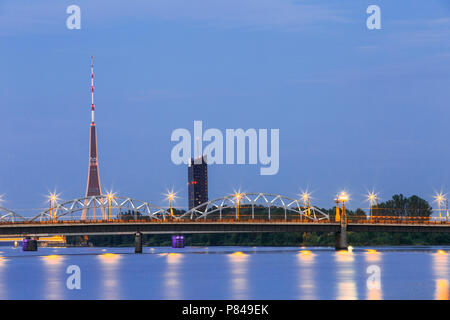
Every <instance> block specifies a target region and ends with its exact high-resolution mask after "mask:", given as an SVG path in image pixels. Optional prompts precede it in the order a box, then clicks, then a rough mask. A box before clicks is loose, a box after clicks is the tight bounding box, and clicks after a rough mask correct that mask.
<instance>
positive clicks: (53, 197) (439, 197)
mask: <svg viewBox="0 0 450 320" xmlns="http://www.w3.org/2000/svg"><path fill="white" fill-rule="evenodd" d="M244 195H245V193H241V192H235V194H234V197H235V198H236V207H237V212H236V215H237V219H238V220H239V207H240V202H241V200H242V198H243V196H244ZM114 197H115V193H112V192H109V193H107V194H106V198H107V199H108V217H109V219H111V202H112V200H113V199H114ZM366 197H367V201H369V203H370V220H372V215H373V207H374V205H376V204H377V201H378V200H379V196H378V193H375V192H374V191H371V192H369V193H367V195H366ZM48 198H49V202H50V216H51V218H52V219H53V220H54V219H56V210H55V208H56V203H57V201H58V200H59V194H57V193H55V192H53V193H50V195H49V197H48ZM175 198H177V196H176V193H175V192H173V191H169V192H168V193H167V194H166V199H168V200H169V207H170V218H173V200H174V199H175ZM301 198H302V199H303V203H304V207H305V208H306V216H309V215H310V214H311V206H310V200H311V193H310V192H302V194H301ZM349 199H350V196H349V194H348V193H347V192H346V191H341V192H340V193H338V194H337V195H336V198H335V202H336V218H335V219H336V221H341V215H340V206H339V204H340V203H342V219H345V213H346V212H345V203H346V202H347V201H348V200H349ZM434 199H435V202H437V204H438V215H439V221H441V219H442V214H441V204H442V203H444V202H445V203H446V218H447V220H448V219H449V210H448V199H447V197H446V194H443V193H442V192H440V193H438V194H436V195H435V196H434ZM0 201H2V197H1V196H0ZM94 219H95V217H94ZM343 222H345V221H343Z"/></svg>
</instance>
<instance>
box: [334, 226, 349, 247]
mask: <svg viewBox="0 0 450 320" xmlns="http://www.w3.org/2000/svg"><path fill="white" fill-rule="evenodd" d="M335 248H336V250H347V249H348V242H347V225H341V227H340V230H339V231H338V232H336V244H335Z"/></svg>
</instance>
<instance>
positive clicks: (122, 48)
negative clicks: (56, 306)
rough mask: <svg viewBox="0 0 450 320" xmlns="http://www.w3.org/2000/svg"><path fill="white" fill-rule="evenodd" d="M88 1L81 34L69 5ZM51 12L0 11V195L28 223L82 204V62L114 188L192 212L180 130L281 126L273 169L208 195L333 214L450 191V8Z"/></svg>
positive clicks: (245, 170) (16, 7)
mask: <svg viewBox="0 0 450 320" xmlns="http://www.w3.org/2000/svg"><path fill="white" fill-rule="evenodd" d="M71 4H76V5H79V6H80V8H81V12H82V24H81V30H68V29H67V28H66V25H65V20H66V18H67V16H68V15H67V14H66V8H67V6H69V5H71ZM370 4H372V2H370V1H362V2H353V3H350V2H346V3H336V2H335V1H331V0H321V1H309V0H308V1H307V0H304V1H288V0H263V1H262V4H259V5H258V4H257V2H254V1H248V0H243V1H237V0H236V1H235V0H233V1H225V0H215V1H210V2H205V1H201V0H195V1H192V2H191V3H189V4H187V3H186V2H183V1H178V0H177V1H174V2H172V3H171V5H168V4H167V3H166V2H164V1H160V0H157V1H152V2H147V3H143V2H141V1H136V0H133V1H129V2H127V6H126V7H125V8H124V6H123V4H121V2H119V1H115V0H114V1H103V0H102V1H98V2H96V5H93V4H92V3H84V2H81V1H75V2H73V1H54V0H44V1H40V2H39V3H36V2H32V1H21V2H16V1H12V0H4V1H2V3H1V4H0V36H1V37H2V39H3V41H1V42H0V58H1V59H0V67H1V69H2V71H3V72H2V73H1V75H0V99H1V101H2V102H1V117H0V136H1V137H2V139H0V150H2V156H1V157H0V194H5V196H4V199H5V202H4V203H2V206H4V207H6V208H8V209H12V210H15V211H17V213H19V214H22V215H24V216H31V215H34V214H36V213H37V212H38V210H37V209H39V208H45V207H47V206H48V202H47V200H46V196H47V195H48V193H49V192H53V191H57V192H58V193H60V197H61V199H63V200H70V199H74V198H79V197H82V196H84V195H85V192H86V179H87V170H86V169H87V168H86V167H87V165H88V154H89V132H88V131H89V129H88V128H89V125H90V116H91V115H90V111H91V109H90V108H91V103H90V99H91V97H90V57H91V56H92V55H93V56H94V57H95V99H96V100H95V104H96V111H97V112H96V127H97V139H98V158H99V163H100V164H99V165H100V167H101V169H100V179H101V182H102V187H103V189H104V190H108V191H110V190H112V191H114V192H117V194H119V195H124V196H130V197H133V198H136V199H139V200H143V201H149V202H151V203H153V204H154V205H158V206H165V207H167V200H165V196H164V193H165V192H166V191H167V190H172V189H173V190H174V191H176V192H177V194H178V196H179V198H178V199H177V200H176V201H175V203H174V206H175V207H177V205H179V206H180V207H181V208H186V207H187V202H188V199H187V194H188V192H187V184H186V165H178V166H177V165H174V164H173V163H172V162H171V160H170V151H171V149H172V147H173V143H172V142H171V141H170V135H171V133H172V131H173V130H174V129H176V128H191V127H192V123H193V121H195V120H201V121H203V123H204V124H205V126H207V127H214V128H219V129H221V130H223V131H224V130H225V129H227V128H242V129H244V130H245V129H248V128H268V129H271V128H277V129H279V130H280V151H279V153H280V161H279V163H280V167H279V171H278V173H277V174H276V175H273V176H261V175H260V174H259V166H258V165H211V166H209V167H208V171H209V173H210V175H211V177H213V179H210V181H209V183H208V189H209V190H208V191H209V198H210V199H213V198H218V197H220V196H223V195H225V194H230V193H233V191H234V190H238V189H240V190H241V191H242V192H270V193H276V194H282V195H285V196H287V197H299V194H300V193H301V191H302V190H305V189H308V190H310V191H312V200H311V204H312V205H316V206H319V207H325V208H331V207H333V206H334V202H333V198H334V196H335V195H336V194H337V193H338V192H340V191H341V190H346V191H347V192H348V193H349V194H350V200H349V201H348V207H349V208H350V209H356V208H357V207H363V208H367V207H368V203H367V202H366V201H365V196H364V195H365V194H366V193H367V191H371V190H372V189H374V190H375V191H376V192H379V194H380V198H381V199H380V201H384V200H388V199H389V198H391V196H392V195H393V194H398V193H402V194H405V195H408V196H409V195H413V194H416V195H418V196H420V197H422V198H424V199H426V200H427V201H428V202H429V203H430V204H431V205H432V206H433V207H435V206H436V205H435V203H433V202H432V201H433V196H434V195H435V193H436V192H439V191H441V190H442V191H443V192H444V193H446V192H450V183H449V181H450V168H449V162H450V161H449V160H450V151H449V150H448V148H447V144H448V140H449V137H448V130H447V125H448V119H449V118H450V108H449V101H450V90H448V88H449V87H450V63H449V62H450V43H449V42H448V39H449V36H450V19H449V18H448V16H449V13H450V5H449V4H448V2H447V1H444V0H433V1H428V2H426V3H425V2H423V1H418V0H413V1H406V0H401V1H395V2H392V1H385V0H384V1H376V4H377V5H379V6H380V7H381V10H382V29H381V30H367V28H366V27H365V20H366V18H367V14H366V12H365V9H366V8H367V6H368V5H370Z"/></svg>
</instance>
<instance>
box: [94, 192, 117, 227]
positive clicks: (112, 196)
mask: <svg viewBox="0 0 450 320" xmlns="http://www.w3.org/2000/svg"><path fill="white" fill-rule="evenodd" d="M114 197H115V193H113V192H112V191H110V192H108V193H107V194H106V198H107V199H108V220H111V201H112V200H113V199H114ZM94 214H95V213H94ZM94 219H95V215H94Z"/></svg>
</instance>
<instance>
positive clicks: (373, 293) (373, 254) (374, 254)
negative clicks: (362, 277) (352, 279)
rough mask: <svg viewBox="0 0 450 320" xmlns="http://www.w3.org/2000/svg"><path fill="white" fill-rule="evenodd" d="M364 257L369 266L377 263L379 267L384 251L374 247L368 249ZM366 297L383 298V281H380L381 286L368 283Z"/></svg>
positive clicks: (369, 298) (372, 298) (371, 298)
mask: <svg viewBox="0 0 450 320" xmlns="http://www.w3.org/2000/svg"><path fill="white" fill-rule="evenodd" d="M364 258H365V260H366V262H367V265H368V266H370V265H376V266H378V267H379V266H380V265H381V264H382V253H381V252H378V251H376V250H374V249H368V250H367V251H366V252H365V255H364ZM368 276H369V275H368ZM380 280H381V279H380ZM366 299H367V300H382V299H383V288H382V281H380V283H379V287H375V286H369V285H367V284H366Z"/></svg>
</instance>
